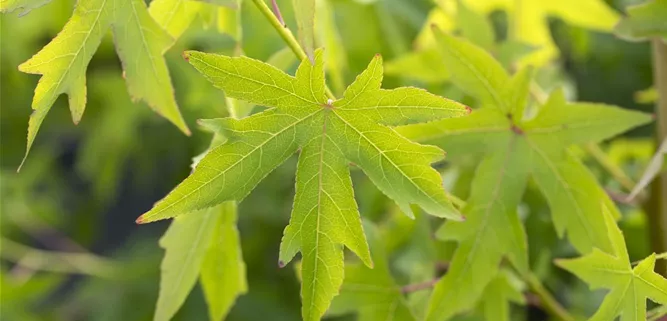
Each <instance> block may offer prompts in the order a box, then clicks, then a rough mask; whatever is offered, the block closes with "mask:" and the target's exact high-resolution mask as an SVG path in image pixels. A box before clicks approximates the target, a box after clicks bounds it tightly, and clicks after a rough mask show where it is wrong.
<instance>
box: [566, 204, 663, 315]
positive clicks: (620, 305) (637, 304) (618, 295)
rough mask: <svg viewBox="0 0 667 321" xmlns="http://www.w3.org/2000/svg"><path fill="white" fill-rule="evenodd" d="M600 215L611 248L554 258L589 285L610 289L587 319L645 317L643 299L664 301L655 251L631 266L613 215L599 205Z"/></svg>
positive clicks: (644, 302) (594, 287)
mask: <svg viewBox="0 0 667 321" xmlns="http://www.w3.org/2000/svg"><path fill="white" fill-rule="evenodd" d="M603 213H604V214H603V216H604V219H605V223H606V226H607V231H608V232H609V239H610V240H611V245H612V249H613V251H612V252H603V251H601V250H599V249H597V248H595V249H593V252H591V253H589V254H588V255H585V256H582V257H579V258H575V259H562V260H557V261H556V263H557V264H558V265H559V266H561V267H562V268H564V269H566V270H568V271H570V272H572V273H574V274H575V275H576V276H577V277H579V278H581V279H582V280H584V281H585V282H586V283H588V284H589V285H590V287H591V288H592V289H600V288H605V289H609V290H611V291H610V292H609V293H608V294H607V295H606V296H605V298H604V300H603V301H602V304H601V305H600V308H599V309H598V310H597V312H595V314H594V315H593V316H592V317H591V318H590V319H589V320H591V321H592V320H600V321H603V320H604V321H606V320H615V319H616V317H618V316H620V318H621V321H629V320H646V299H647V298H648V299H650V300H652V301H653V302H656V303H659V304H667V279H665V278H664V277H662V276H661V275H660V274H658V273H655V272H654V271H653V269H654V268H655V260H656V257H655V254H651V255H650V256H649V257H647V258H646V259H644V260H642V261H641V262H639V264H637V266H635V267H634V268H632V265H631V263H630V258H629V257H628V251H627V250H626V246H625V239H624V237H623V233H622V232H621V230H620V229H619V228H618V226H617V225H616V222H615V221H614V218H613V216H612V215H611V213H610V212H609V210H608V209H607V208H606V207H603Z"/></svg>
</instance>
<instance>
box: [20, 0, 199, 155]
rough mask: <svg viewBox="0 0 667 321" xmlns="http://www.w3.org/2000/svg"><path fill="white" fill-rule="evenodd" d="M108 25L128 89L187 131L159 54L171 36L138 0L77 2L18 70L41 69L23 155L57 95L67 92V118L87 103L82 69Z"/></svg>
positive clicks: (33, 71) (36, 71) (76, 119)
mask: <svg viewBox="0 0 667 321" xmlns="http://www.w3.org/2000/svg"><path fill="white" fill-rule="evenodd" d="M109 29H111V30H112V31H113V35H114V42H115V44H116V50H117V52H118V56H119V57H120V60H121V62H122V65H123V74H124V76H125V79H126V82H127V89H128V91H129V92H130V95H131V96H132V97H133V98H134V99H140V100H144V101H145V102H146V103H147V104H148V105H149V106H150V107H151V108H153V109H154V110H155V111H156V112H157V113H159V114H160V115H162V116H163V117H165V118H167V119H168V120H169V121H171V122H172V123H174V124H175V125H176V126H178V128H180V129H181V130H182V131H183V132H185V133H187V134H189V130H188V128H187V125H186V124H185V122H184V121H183V118H182V117H181V114H180V112H179V111H178V106H177V105H176V100H175V99H174V89H173V88H172V86H171V79H170V77H169V71H168V70H167V64H166V62H165V60H164V58H163V57H162V54H163V53H164V52H165V51H166V50H167V49H168V48H169V47H170V46H171V45H172V43H173V40H172V39H171V37H169V35H168V34H167V33H165V31H164V30H163V29H162V28H160V26H159V25H158V24H157V23H155V21H154V20H153V19H152V18H151V17H150V15H149V14H148V10H147V9H146V4H145V3H144V2H143V1H141V0H120V1H110V0H90V1H79V3H77V5H76V8H75V9H74V14H73V15H72V18H70V20H69V21H68V22H67V24H65V27H63V30H62V31H61V32H60V33H59V34H58V36H56V38H54V39H53V40H52V41H51V42H50V43H49V44H47V45H46V46H45V47H44V48H43V49H42V50H41V51H40V52H38V53H37V54H35V55H34V56H33V57H32V58H30V59H29V60H28V61H26V62H24V63H23V64H21V65H20V66H19V70H21V71H23V72H26V73H31V74H41V75H42V77H41V79H40V80H39V82H38V84H37V88H36V89H35V96H34V97H33V102H32V108H33V109H34V112H33V113H32V115H31V116H30V121H29V124H28V143H27V148H26V156H27V155H28V152H29V151H30V147H31V146H32V144H33V142H34V140H35V136H36V135H37V131H38V130H39V127H40V125H41V124H42V121H43V120H44V118H45V117H46V114H47V113H48V111H49V110H50V109H51V106H52V105H53V103H54V102H55V100H56V98H58V96H59V95H60V94H63V93H66V94H67V95H68V96H69V106H70V111H71V113H72V120H73V121H74V123H78V122H79V120H81V116H82V115H83V111H84V109H85V107H86V69H87V67H88V63H89V62H90V60H91V58H92V57H93V54H95V51H96V50H97V47H98V46H99V45H100V42H101V41H102V38H103V37H104V35H105V34H106V33H107V32H108V30H109Z"/></svg>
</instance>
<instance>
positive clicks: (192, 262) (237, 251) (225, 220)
mask: <svg viewBox="0 0 667 321" xmlns="http://www.w3.org/2000/svg"><path fill="white" fill-rule="evenodd" d="M236 217H237V215H236V205H235V204H234V202H226V203H223V204H221V205H218V206H215V207H211V208H209V209H206V210H204V211H200V212H197V213H192V215H184V216H182V217H179V218H177V219H175V220H174V221H173V222H172V223H171V225H170V226H169V229H168V230H167V232H166V233H165V234H164V236H163V237H162V238H161V239H160V246H161V247H162V248H164V249H165V256H164V258H163V260H162V265H161V270H162V274H161V277H160V293H159V296H158V302H157V306H156V308H155V316H154V320H156V321H158V320H170V319H171V318H172V317H173V316H174V315H175V314H176V312H177V311H178V309H179V308H180V307H181V305H183V303H184V302H185V299H186V298H187V297H188V294H189V293H190V291H191V290H192V288H194V286H195V283H196V282H197V279H198V278H199V279H200V280H201V284H202V288H203V290H204V297H205V298H206V302H207V305H208V308H209V316H210V320H217V321H219V320H222V319H224V317H225V315H227V313H228V312H229V309H230V308H231V307H232V305H233V304H234V301H235V300H236V298H237V297H238V296H239V295H241V294H244V293H246V292H247V284H246V277H245V264H244V263H243V257H242V255H241V242H240V238H239V235H238V230H237V229H236Z"/></svg>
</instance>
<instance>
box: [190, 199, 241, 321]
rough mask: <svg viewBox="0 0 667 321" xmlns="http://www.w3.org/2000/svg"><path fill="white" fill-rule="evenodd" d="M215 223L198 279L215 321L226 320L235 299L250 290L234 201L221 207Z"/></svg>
mask: <svg viewBox="0 0 667 321" xmlns="http://www.w3.org/2000/svg"><path fill="white" fill-rule="evenodd" d="M215 208H218V211H219V214H218V216H219V217H218V219H217V221H216V222H214V223H213V225H214V227H213V229H214V230H213V235H212V237H211V244H210V245H209V248H208V251H207V252H206V254H205V255H204V261H203V262H202V266H201V271H200V276H199V279H200V281H201V285H202V289H203V290H204V298H205V299H206V303H207V305H208V311H209V317H210V319H211V320H212V321H220V320H224V318H225V316H226V315H227V313H229V310H230V309H231V308H232V306H233V305H234V302H235V301H236V298H237V297H238V296H240V295H241V294H244V293H246V292H247V291H248V284H247V283H246V271H245V263H244V262H243V255H242V253H241V241H240V240H241V238H240V236H239V231H238V229H237V228H236V219H237V208H236V204H235V203H234V202H225V203H223V204H222V205H219V206H217V207H215Z"/></svg>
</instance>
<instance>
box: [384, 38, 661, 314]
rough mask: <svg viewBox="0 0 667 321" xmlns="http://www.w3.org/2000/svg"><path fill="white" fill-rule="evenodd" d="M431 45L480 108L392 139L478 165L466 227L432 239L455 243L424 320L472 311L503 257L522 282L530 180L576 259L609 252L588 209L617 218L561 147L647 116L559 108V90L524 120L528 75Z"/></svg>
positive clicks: (455, 44)
mask: <svg viewBox="0 0 667 321" xmlns="http://www.w3.org/2000/svg"><path fill="white" fill-rule="evenodd" d="M435 36H436V39H437V40H438V41H439V42H440V44H439V45H440V46H441V47H443V48H441V49H442V51H443V52H445V54H447V55H449V56H450V57H451V58H452V59H445V60H443V63H444V64H445V67H446V68H447V69H448V70H450V71H451V72H452V79H458V81H457V82H456V84H458V85H459V86H460V87H461V89H463V90H465V91H467V92H470V93H474V94H475V95H477V98H479V100H480V101H481V102H482V104H483V106H485V107H484V108H481V109H479V110H476V111H474V112H473V113H472V114H471V115H470V116H469V117H465V118H461V119H442V120H439V121H434V122H430V123H427V124H416V125H408V126H404V127H399V128H398V129H397V130H398V132H399V133H401V134H403V135H405V136H406V137H407V138H411V139H415V140H416V141H420V142H425V143H430V144H436V145H438V146H440V147H442V148H444V149H445V150H448V151H450V152H451V153H453V154H457V153H473V154H478V155H481V156H484V157H483V161H482V162H481V164H480V165H479V166H478V168H477V172H476V174H475V178H474V180H473V182H472V194H471V196H470V198H469V200H468V203H467V206H466V207H465V208H464V209H463V214H464V215H465V216H466V217H467V221H465V222H462V223H454V222H447V223H445V225H444V226H443V228H442V229H441V230H440V231H439V234H438V235H439V236H441V237H443V238H445V239H450V240H455V241H457V242H458V243H459V248H458V249H457V251H456V253H455V255H454V259H453V260H452V262H451V269H450V271H449V272H448V273H447V274H446V275H445V277H443V278H442V280H441V281H440V282H439V283H438V285H437V286H436V290H435V292H434V295H433V297H432V299H431V303H430V307H429V314H428V317H427V320H442V319H446V318H448V317H451V316H453V315H454V314H457V313H460V312H463V311H467V310H470V309H471V308H473V307H474V305H475V303H476V302H477V301H478V300H479V299H480V297H481V295H482V291H483V290H484V288H485V287H486V286H487V284H488V283H489V282H491V280H492V278H493V277H494V275H495V274H496V273H495V271H497V270H498V264H499V263H500V260H501V259H502V258H503V257H507V258H508V259H509V260H510V262H512V263H513V265H514V266H515V267H516V268H517V269H518V270H519V271H521V272H522V273H523V272H525V271H526V270H527V263H526V261H527V259H526V253H525V252H526V247H525V236H524V232H523V227H522V226H521V223H520V221H519V219H518V217H517V214H516V211H517V207H518V205H519V202H520V200H521V198H522V196H523V190H524V187H525V184H526V182H527V180H528V179H529V178H530V177H532V178H533V179H534V180H535V181H536V183H537V185H538V187H539V188H540V190H541V192H542V194H543V195H544V196H545V197H546V198H547V200H548V202H549V205H550V208H551V215H552V217H553V221H554V225H555V227H556V230H557V231H558V232H559V235H560V236H561V237H562V236H563V235H564V234H565V233H567V234H568V238H569V240H570V242H571V243H572V244H573V245H574V246H575V248H576V249H577V250H578V251H579V252H581V253H586V252H589V251H591V249H592V248H594V247H596V248H600V249H602V250H611V244H610V243H609V240H608V237H607V231H606V228H605V227H604V226H601V225H600V224H599V222H600V221H601V220H602V219H603V218H602V217H601V215H600V213H599V211H595V209H596V208H599V205H600V204H601V203H604V204H606V205H608V206H610V210H611V211H612V212H613V213H614V214H615V215H618V210H617V209H616V208H615V207H614V205H613V203H612V202H611V200H609V198H608V196H607V195H606V193H605V191H604V190H603V189H602V187H600V186H599V184H598V183H597V181H596V179H595V177H594V176H593V175H592V174H591V173H590V172H589V171H588V169H587V168H586V167H585V166H584V165H583V164H582V163H581V162H580V161H579V160H578V159H577V158H575V157H573V156H572V155H570V153H569V147H570V146H571V145H573V144H584V143H590V142H599V141H601V140H604V139H607V138H609V137H612V136H614V135H617V134H619V133H621V132H623V131H625V130H628V129H630V128H632V127H635V126H638V125H641V124H644V123H647V122H649V121H650V120H651V117H650V116H649V115H646V114H643V113H639V112H634V111H629V110H624V109H621V108H618V107H613V106H607V105H601V104H589V103H568V102H566V101H565V99H564V97H563V94H562V92H560V91H556V92H555V93H553V94H552V95H551V97H550V99H549V101H548V102H547V103H546V104H545V105H544V106H541V108H539V109H538V111H537V115H535V116H534V117H533V118H528V119H526V118H525V117H524V115H523V113H524V111H523V107H524V106H525V105H526V103H527V99H528V98H527V97H528V84H529V83H530V74H531V73H530V71H520V72H519V73H518V74H517V75H515V76H514V77H513V78H510V77H509V76H508V75H507V74H506V72H505V71H504V70H501V69H500V68H501V67H500V65H499V64H498V63H497V62H495V61H493V58H492V57H491V56H489V55H487V54H484V53H483V51H482V49H480V48H477V47H475V46H474V45H472V44H470V43H468V42H465V41H463V40H459V39H457V38H454V37H451V36H449V35H446V34H444V33H442V32H439V31H436V33H435ZM510 227H511V228H510ZM482 244H494V246H493V247H490V246H483V245H482Z"/></svg>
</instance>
